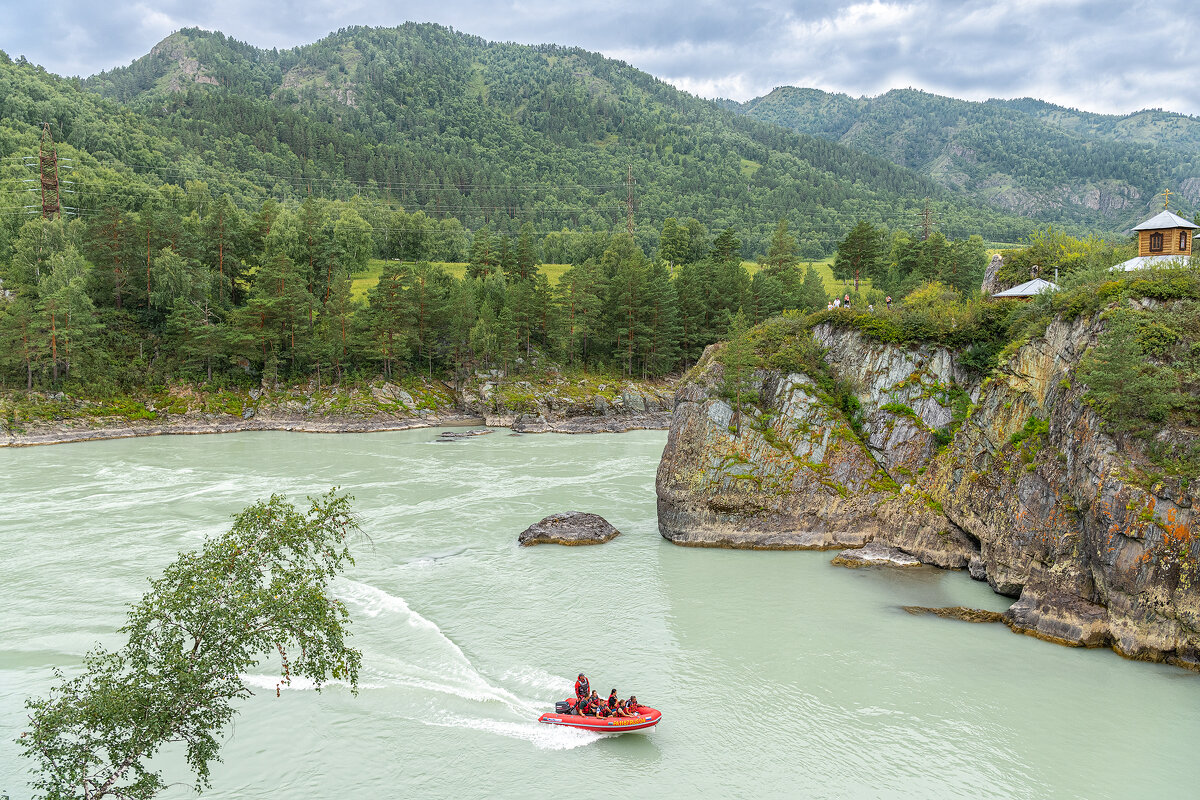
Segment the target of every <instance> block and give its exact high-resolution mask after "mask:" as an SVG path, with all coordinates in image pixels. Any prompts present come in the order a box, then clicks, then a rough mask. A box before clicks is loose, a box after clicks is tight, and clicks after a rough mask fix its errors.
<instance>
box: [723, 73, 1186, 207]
mask: <svg viewBox="0 0 1200 800" xmlns="http://www.w3.org/2000/svg"><path fill="white" fill-rule="evenodd" d="M725 106H726V107H728V108H731V109H732V110H735V111H737V112H738V113H741V114H745V115H746V116H749V117H752V118H754V119H759V120H763V121H767V122H774V123H776V124H779V125H783V126H785V127H788V128H791V129H793V130H796V131H799V132H802V133H807V134H810V135H813V136H819V137H821V138H824V139H828V140H830V141H835V142H838V143H840V144H844V145H847V146H849V147H852V148H855V149H857V150H860V151H862V152H864V153H869V154H871V155H875V156H878V157H880V158H884V159H887V160H888V161H890V162H892V163H893V164H897V165H899V166H903V167H906V168H909V169H912V170H914V171H916V172H918V173H920V174H922V175H925V176H927V177H929V178H930V179H931V180H933V181H935V182H936V183H938V184H939V185H941V186H943V187H946V188H949V189H955V190H960V191H963V192H965V193H966V194H967V195H968V196H970V197H972V198H974V199H976V200H978V201H980V202H985V203H988V204H990V205H992V206H994V207H996V208H999V209H1003V210H1004V211H1007V212H1013V213H1019V214H1028V215H1031V216H1036V217H1040V218H1043V219H1054V220H1061V221H1074V222H1078V223H1082V224H1084V225H1088V226H1092V227H1096V228H1099V229H1102V230H1104V229H1114V228H1125V227H1129V226H1131V225H1133V224H1135V223H1136V222H1137V221H1139V220H1140V219H1142V218H1144V217H1145V216H1146V214H1147V213H1148V212H1149V211H1150V210H1151V209H1152V208H1155V207H1157V206H1158V204H1159V202H1160V200H1158V199H1156V195H1157V194H1158V193H1159V192H1161V191H1162V190H1163V189H1165V188H1168V187H1169V188H1171V189H1172V190H1173V191H1175V192H1176V193H1177V194H1175V198H1176V200H1177V201H1179V203H1180V206H1181V207H1182V209H1183V211H1184V212H1187V213H1188V214H1189V215H1190V214H1191V213H1194V211H1195V209H1196V208H1197V207H1200V119H1197V118H1194V117H1189V116H1184V115H1180V114H1172V113H1169V112H1165V111H1140V112H1137V113H1135V114H1129V115H1127V116H1123V117H1122V116H1108V115H1103V114H1091V113H1087V112H1081V111H1075V110H1072V109H1067V108H1063V107H1061V106H1055V105H1053V104H1050V103H1045V102H1042V101H1040V100H1032V99H1022V100H989V101H987V102H985V103H976V102H970V101H966V100H956V99H954V98H950V97H941V96H939V95H934V94H929V93H926V92H921V91H917V90H914V89H903V90H893V91H890V92H887V93H886V94H883V95H880V96H878V97H871V98H866V97H864V98H857V99H856V98H852V97H850V96H848V95H845V94H830V93H828V92H823V91H819V90H816V89H800V88H795V87H790V86H785V87H781V88H779V89H776V90H774V91H773V92H771V93H770V94H768V95H765V96H764V97H759V98H756V99H754V100H749V101H747V102H745V103H726V104H725Z"/></svg>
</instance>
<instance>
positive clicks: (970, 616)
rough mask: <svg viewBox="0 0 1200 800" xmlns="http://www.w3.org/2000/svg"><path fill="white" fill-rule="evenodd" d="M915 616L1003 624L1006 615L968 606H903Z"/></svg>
mask: <svg viewBox="0 0 1200 800" xmlns="http://www.w3.org/2000/svg"><path fill="white" fill-rule="evenodd" d="M901 608H903V609H904V610H905V611H907V612H908V613H910V614H913V615H920V614H933V615H934V616H937V617H942V618H943V619H961V620H962V621H963V622H1003V621H1004V615H1003V614H1001V613H1000V612H999V611H985V610H984V609H982V608H967V607H966V606H950V607H948V608H928V607H927V606H901Z"/></svg>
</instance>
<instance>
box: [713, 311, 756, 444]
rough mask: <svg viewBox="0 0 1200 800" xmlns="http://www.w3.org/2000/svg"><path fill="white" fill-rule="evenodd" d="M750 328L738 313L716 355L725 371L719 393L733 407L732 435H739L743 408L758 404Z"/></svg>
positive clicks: (740, 313)
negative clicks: (718, 354)
mask: <svg viewBox="0 0 1200 800" xmlns="http://www.w3.org/2000/svg"><path fill="white" fill-rule="evenodd" d="M748 332H749V325H748V324H747V322H746V315H745V314H743V313H742V312H741V311H739V312H738V313H737V314H736V315H735V316H734V318H733V321H732V323H731V324H730V326H729V340H728V341H727V342H726V343H725V346H724V348H722V350H721V355H720V356H719V358H720V361H721V364H722V366H723V367H724V371H723V372H722V376H721V388H720V394H721V396H722V397H724V398H725V399H727V400H730V401H731V404H732V406H733V420H732V427H733V432H734V434H735V435H741V427H742V426H741V419H742V408H743V407H744V406H745V405H746V404H749V403H755V402H757V401H758V393H757V390H756V388H755V385H754V370H755V367H756V366H757V359H756V357H755V355H754V344H753V343H752V342H751V341H750V337H749V336H748Z"/></svg>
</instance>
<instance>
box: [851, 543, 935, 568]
mask: <svg viewBox="0 0 1200 800" xmlns="http://www.w3.org/2000/svg"><path fill="white" fill-rule="evenodd" d="M832 563H833V564H836V565H837V566H839V567H919V566H921V562H920V560H918V559H916V558H913V557H912V556H910V555H909V554H908V553H906V552H904V551H903V550H899V549H897V548H895V547H888V546H887V545H885V544H880V543H879V542H870V543H869V544H867V545H866V546H865V547H858V548H853V549H851V550H843V551H842V552H840V553H838V554H837V556H835V557H834V559H833V561H832Z"/></svg>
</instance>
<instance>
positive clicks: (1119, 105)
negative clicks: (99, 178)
mask: <svg viewBox="0 0 1200 800" xmlns="http://www.w3.org/2000/svg"><path fill="white" fill-rule="evenodd" d="M406 20H414V21H421V22H438V23H442V24H444V25H450V26H453V27H454V28H456V29H458V30H461V31H465V32H467V33H473V34H477V35H479V36H483V37H485V38H488V39H494V40H509V41H516V42H522V43H528V44H537V43H543V42H553V43H556V44H563V45H576V46H579V47H584V48H586V49H588V50H598V51H600V52H601V53H604V54H605V55H607V56H610V57H613V58H619V59H622V60H624V61H628V62H629V63H630V64H632V65H634V66H635V67H638V68H640V69H643V70H645V71H647V72H650V73H652V74H653V75H656V76H658V77H660V78H663V79H664V80H667V81H669V82H671V83H673V84H674V85H676V86H678V87H680V88H682V89H687V90H688V91H691V92H694V93H696V94H699V95H703V96H705V97H717V96H721V97H732V98H735V99H738V100H746V99H749V98H751V97H756V96H758V95H762V94H765V93H766V92H768V91H770V90H771V89H772V88H774V87H776V86H783V85H792V86H806V87H816V88H819V89H825V90H827V91H839V92H846V93H849V94H852V95H856V96H857V95H863V94H866V95H876V94H879V93H882V92H885V91H887V90H888V89H892V88H901V87H907V86H912V87H916V88H919V89H925V90H927V91H931V92H936V93H938V94H946V95H951V96H954V97H961V98H966V99H971V100H983V99H986V98H989V97H1024V96H1032V97H1038V98H1042V99H1045V100H1049V101H1051V102H1055V103H1060V104H1063V105H1068V106H1074V107H1077V108H1083V109H1087V110H1091V111H1102V112H1109V113H1114V112H1117V113H1123V112H1129V111H1134V110H1137V109H1141V108H1147V107H1162V108H1166V109H1168V110H1171V111H1180V112H1184V113H1189V114H1200V44H1198V43H1200V6H1198V4H1197V3H1196V2H1195V0H1159V2H1141V1H1140V0H1137V1H1135V2H1130V0H983V1H981V2H976V1H975V0H966V1H960V0H914V2H890V1H887V0H870V2H860V3H839V2H832V1H830V2H822V1H821V0H817V1H816V2H790V3H789V2H783V0H766V1H765V2H762V1H758V0H746V1H745V2H742V1H741V0H724V2H711V1H710V0H668V1H667V2H648V1H647V0H641V1H640V2H630V1H629V0H591V1H590V2H588V1H587V0H577V2H565V1H564V0H518V1H517V2H504V0H490V1H488V0H440V2H436V3H433V2H422V3H417V2H405V0H292V2H286V1H285V0H267V2H253V0H142V1H141V2H138V0H118V1H117V2H114V3H107V2H103V0H101V2H95V0H88V1H87V2H84V1H83V0H57V2H54V3H47V4H45V5H40V4H30V3H28V2H25V0H0V48H2V49H4V50H5V51H6V52H8V53H9V55H11V56H14V57H15V56H17V55H25V56H26V57H27V58H28V59H29V60H31V61H34V62H37V63H39V64H42V65H44V66H45V67H46V68H47V69H49V70H51V71H53V72H57V73H59V74H64V75H90V74H92V73H94V72H98V71H100V70H102V69H107V68H111V67H115V66H123V65H125V64H128V63H129V62H130V61H131V60H133V59H134V58H137V57H139V56H141V55H144V54H145V53H146V52H148V51H149V50H150V48H151V47H152V46H153V45H154V44H155V43H156V42H158V41H159V40H161V39H162V38H163V37H165V36H167V35H168V34H170V33H171V32H172V31H173V30H176V29H178V28H181V27H186V26H192V25H195V26H199V27H202V28H208V29H210V30H219V31H222V32H224V33H226V34H228V35H230V36H233V37H235V38H237V39H241V40H243V41H248V42H250V43H251V44H255V45H258V46H260V47H268V48H269V47H279V48H286V47H292V46H294V45H297V44H303V43H307V42H312V41H315V40H317V39H320V38H321V37H322V36H324V35H326V34H328V33H329V32H331V31H333V30H336V29H337V28H340V27H345V26H349V25H397V24H400V23H402V22H404V21H406Z"/></svg>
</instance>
